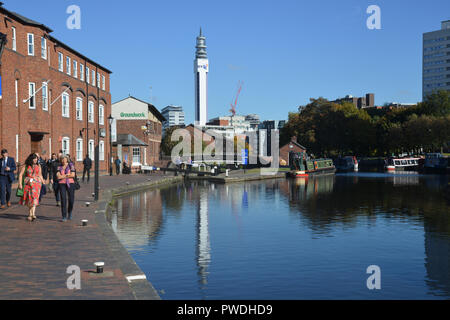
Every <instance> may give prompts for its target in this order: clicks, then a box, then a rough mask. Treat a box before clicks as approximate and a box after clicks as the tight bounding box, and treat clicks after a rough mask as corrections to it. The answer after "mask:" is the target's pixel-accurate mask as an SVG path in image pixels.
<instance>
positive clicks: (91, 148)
mask: <svg viewBox="0 0 450 320" xmlns="http://www.w3.org/2000/svg"><path fill="white" fill-rule="evenodd" d="M88 154H89V158H91V160H95V142H94V140H89V146H88Z"/></svg>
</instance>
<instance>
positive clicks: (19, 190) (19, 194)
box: [16, 172, 25, 198]
mask: <svg viewBox="0 0 450 320" xmlns="http://www.w3.org/2000/svg"><path fill="white" fill-rule="evenodd" d="M24 189H25V172H24V173H23V176H22V189H19V188H17V191H16V197H19V198H22V197H23V194H24Z"/></svg>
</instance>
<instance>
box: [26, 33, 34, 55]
mask: <svg viewBox="0 0 450 320" xmlns="http://www.w3.org/2000/svg"><path fill="white" fill-rule="evenodd" d="M30 36H31V38H30ZM30 40H31V42H30ZM30 49H32V50H31V52H30ZM27 51H28V55H29V56H34V34H33V33H27Z"/></svg>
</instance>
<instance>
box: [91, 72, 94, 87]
mask: <svg viewBox="0 0 450 320" xmlns="http://www.w3.org/2000/svg"><path fill="white" fill-rule="evenodd" d="M91 74H92V79H91V80H92V85H93V86H94V87H95V70H91Z"/></svg>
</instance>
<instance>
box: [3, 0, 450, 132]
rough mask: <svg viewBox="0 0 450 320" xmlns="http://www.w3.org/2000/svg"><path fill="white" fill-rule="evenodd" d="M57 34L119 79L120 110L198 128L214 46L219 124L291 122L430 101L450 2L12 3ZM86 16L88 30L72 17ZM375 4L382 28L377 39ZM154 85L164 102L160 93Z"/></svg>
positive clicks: (214, 110)
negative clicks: (203, 75) (432, 40)
mask: <svg viewBox="0 0 450 320" xmlns="http://www.w3.org/2000/svg"><path fill="white" fill-rule="evenodd" d="M3 2H4V3H5V4H4V6H5V7H6V8H7V9H9V10H12V11H16V12H18V13H20V14H22V15H24V16H26V17H28V18H31V19H34V20H36V21H39V22H41V23H44V24H46V25H48V26H49V27H50V28H52V29H53V30H54V32H53V34H52V35H53V36H54V37H56V38H58V39H60V40H61V41H63V42H65V43H66V44H68V45H70V46H71V47H73V48H74V49H76V50H78V51H79V52H81V53H83V54H84V55H86V56H88V57H90V58H91V59H93V60H94V61H96V62H98V63H100V64H101V65H103V66H105V67H107V68H108V69H110V70H111V71H113V74H112V77H111V94H112V100H113V102H115V101H118V100H121V99H123V98H125V97H127V96H128V95H129V94H131V95H133V96H136V97H137V98H140V99H143V100H146V101H150V97H151V96H152V97H153V98H152V100H151V101H150V102H152V103H153V104H154V105H155V106H156V107H157V108H158V109H160V110H161V109H162V108H164V107H165V106H167V105H169V104H174V105H181V106H183V108H184V111H185V113H186V121H187V122H189V123H190V122H193V121H194V72H193V70H194V67H193V61H194V53H195V42H196V37H197V35H198V33H199V28H200V26H201V27H202V29H203V33H204V35H205V36H206V43H207V46H208V49H207V50H208V57H209V60H210V73H209V83H208V85H209V92H208V97H209V110H208V118H213V117H216V116H219V115H228V114H229V109H230V103H231V102H232V101H233V100H234V98H235V95H236V92H237V84H238V82H239V81H242V82H244V87H243V90H242V93H241V96H240V99H239V102H238V106H237V112H238V114H250V113H257V114H259V115H260V117H261V119H263V120H264V119H286V118H287V116H288V112H290V111H295V110H296V108H297V106H299V105H303V104H306V103H308V101H309V98H311V97H314V98H317V97H319V96H323V97H325V98H328V99H334V98H338V97H342V96H345V95H347V94H352V95H354V96H362V95H364V94H365V93H369V92H373V93H375V103H376V104H379V105H381V104H383V103H385V102H387V101H397V102H417V101H420V100H421V96H422V87H421V81H422V80H421V79H422V73H421V72H422V70H421V69H422V33H424V32H429V31H434V30H438V29H439V28H440V22H441V21H442V20H449V19H450V1H448V0H433V1H420V2H419V1H406V0H389V1H379V0H371V1H363V0H342V1H335V0H334V1H333V0H327V1H301V0H292V1H285V0H280V1H273V0H271V1H266V0H259V1H253V0H252V1H245V0H242V1H235V0H228V1H213V0H209V1H204V0H197V1H189V0H172V1H148V0H128V1H116V0H95V1H94V0H90V1H87V0H71V1H66V0H40V1H31V0H20V1H18V0H14V1H12V0H3ZM72 4H75V5H78V6H79V7H80V8H81V20H82V21H81V30H69V29H67V28H66V20H67V18H68V17H69V15H68V14H66V8H67V7H68V6H69V5H72ZM369 5H378V6H379V7H380V9H381V27H382V29H381V30H369V29H367V27H366V20H367V18H368V17H369V14H367V13H366V9H367V7H368V6H369ZM150 87H152V93H151V91H150Z"/></svg>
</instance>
